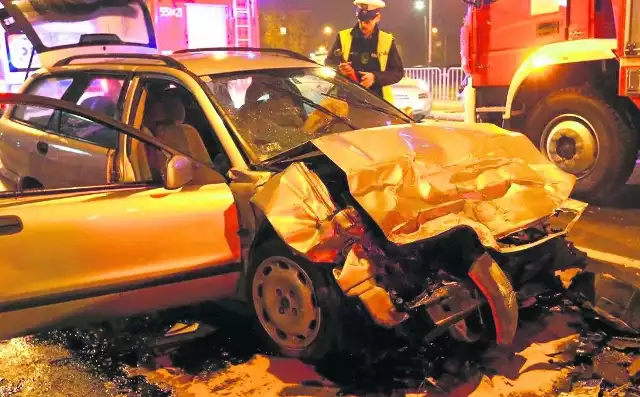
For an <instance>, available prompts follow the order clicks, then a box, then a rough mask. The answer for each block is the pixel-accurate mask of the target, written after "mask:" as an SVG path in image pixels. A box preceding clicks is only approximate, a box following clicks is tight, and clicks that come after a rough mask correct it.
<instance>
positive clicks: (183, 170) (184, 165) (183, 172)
mask: <svg viewBox="0 0 640 397" xmlns="http://www.w3.org/2000/svg"><path fill="white" fill-rule="evenodd" d="M164 174H165V181H164V185H165V188H166V189H168V190H175V189H180V188H181V187H183V186H184V185H186V184H187V183H189V182H191V181H192V180H193V163H192V162H191V160H189V159H188V158H186V157H184V156H180V155H176V156H173V157H172V158H171V160H169V162H168V163H167V167H166V169H165V173H164Z"/></svg>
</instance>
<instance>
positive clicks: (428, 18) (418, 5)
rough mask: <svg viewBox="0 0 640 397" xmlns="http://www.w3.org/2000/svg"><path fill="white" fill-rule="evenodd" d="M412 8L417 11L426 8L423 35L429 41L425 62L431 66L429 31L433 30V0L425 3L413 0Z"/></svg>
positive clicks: (420, 0) (422, 0) (421, 0)
mask: <svg viewBox="0 0 640 397" xmlns="http://www.w3.org/2000/svg"><path fill="white" fill-rule="evenodd" d="M413 8H415V9H416V10H417V11H422V10H424V9H425V8H427V13H426V14H425V15H424V35H425V36H426V37H427V40H428V42H429V43H428V47H427V51H428V55H427V57H428V60H427V64H428V65H429V66H431V49H432V48H433V46H432V41H431V32H432V30H433V28H432V26H433V0H428V4H425V1H424V0H413ZM436 31H437V29H436Z"/></svg>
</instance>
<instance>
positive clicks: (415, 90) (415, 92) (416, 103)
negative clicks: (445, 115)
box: [391, 77, 433, 120]
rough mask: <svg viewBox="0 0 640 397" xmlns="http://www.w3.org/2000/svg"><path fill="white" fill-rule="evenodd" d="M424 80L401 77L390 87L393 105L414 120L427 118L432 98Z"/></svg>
mask: <svg viewBox="0 0 640 397" xmlns="http://www.w3.org/2000/svg"><path fill="white" fill-rule="evenodd" d="M429 88H430V87H429V84H428V83H427V82H426V81H424V80H417V79H412V78H409V77H403V78H402V80H400V81H399V82H397V83H396V84H394V85H392V86H391V91H392V93H393V104H394V105H395V107H397V108H398V109H401V110H402V111H404V112H405V113H407V114H409V115H410V116H411V117H413V118H414V119H416V120H420V119H424V118H427V117H429V115H430V114H431V102H432V101H433V96H432V95H431V90H430V89H429Z"/></svg>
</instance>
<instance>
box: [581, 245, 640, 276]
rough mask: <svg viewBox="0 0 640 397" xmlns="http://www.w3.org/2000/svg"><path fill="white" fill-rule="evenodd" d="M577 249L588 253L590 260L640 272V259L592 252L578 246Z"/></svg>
mask: <svg viewBox="0 0 640 397" xmlns="http://www.w3.org/2000/svg"><path fill="white" fill-rule="evenodd" d="M576 248H577V249H579V250H580V251H583V252H584V253H586V254H587V256H588V257H589V258H592V259H596V260H599V261H602V262H608V263H613V264H615V265H619V266H623V267H632V268H634V269H637V270H640V260H638V259H633V258H627V257H624V256H618V255H615V254H610V253H608V252H602V251H597V250H592V249H590V248H586V247H580V246H577V245H576Z"/></svg>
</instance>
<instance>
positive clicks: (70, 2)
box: [0, 0, 155, 56]
mask: <svg viewBox="0 0 640 397" xmlns="http://www.w3.org/2000/svg"><path fill="white" fill-rule="evenodd" d="M7 7H9V5H7ZM14 7H17V9H19V12H18V11H16V9H15V8H14ZM10 11H11V13H10V14H7V10H6V9H4V7H3V6H0V15H2V16H3V17H6V18H5V19H3V24H4V25H5V27H6V29H7V30H8V34H7V38H6V41H7V43H8V44H9V47H10V51H11V50H13V51H18V52H24V51H25V50H24V49H23V48H22V47H23V46H24V44H22V45H20V44H18V45H12V44H13V43H14V42H21V41H23V40H24V37H25V36H24V34H26V33H28V32H27V30H30V29H33V30H34V33H35V37H33V39H34V40H35V41H36V43H32V44H35V45H37V47H38V48H37V50H38V51H46V50H48V49H54V48H61V47H68V46H72V45H78V44H91V42H90V41H88V40H87V39H88V38H90V37H91V36H89V35H101V36H99V38H100V39H101V40H102V42H100V44H104V40H105V39H108V40H116V39H119V40H120V41H121V43H120V42H118V43H113V44H126V45H136V46H145V47H155V39H154V33H153V26H152V24H151V18H150V16H149V12H148V10H147V9H146V7H145V6H144V3H141V1H140V0H105V1H94V2H88V1H87V0H20V1H16V2H14V3H13V7H12V10H10ZM16 14H20V15H21V16H23V17H24V18H25V19H26V21H25V20H21V18H20V19H18V15H16ZM9 15H16V18H15V19H14V18H13V17H10V16H9ZM21 30H24V31H21ZM83 36H84V38H83ZM94 38H98V37H97V36H94ZM13 51H11V52H13ZM11 55H14V56H17V55H18V54H11Z"/></svg>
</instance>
